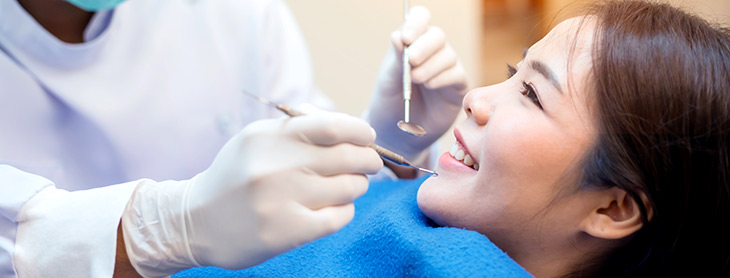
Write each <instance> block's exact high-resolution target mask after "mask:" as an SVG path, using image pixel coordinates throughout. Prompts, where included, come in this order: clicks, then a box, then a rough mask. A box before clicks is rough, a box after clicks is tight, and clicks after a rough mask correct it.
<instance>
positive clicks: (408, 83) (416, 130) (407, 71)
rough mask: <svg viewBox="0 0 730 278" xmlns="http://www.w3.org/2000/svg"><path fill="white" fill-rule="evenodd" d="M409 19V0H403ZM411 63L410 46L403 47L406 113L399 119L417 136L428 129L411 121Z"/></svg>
mask: <svg viewBox="0 0 730 278" xmlns="http://www.w3.org/2000/svg"><path fill="white" fill-rule="evenodd" d="M407 19H408V0H403V21H404V22H405V21H406V20H407ZM411 86H412V84H411V63H410V59H409V58H408V46H407V45H406V46H404V47H403V104H404V105H405V115H404V117H403V120H402V121H398V128H400V130H402V131H404V132H406V133H410V134H412V135H415V136H423V135H426V130H425V129H423V128H422V127H421V126H419V125H417V124H414V123H411V122H410V114H411V111H410V110H411V109H410V108H411Z"/></svg>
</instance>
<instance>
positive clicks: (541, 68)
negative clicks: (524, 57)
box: [530, 61, 563, 94]
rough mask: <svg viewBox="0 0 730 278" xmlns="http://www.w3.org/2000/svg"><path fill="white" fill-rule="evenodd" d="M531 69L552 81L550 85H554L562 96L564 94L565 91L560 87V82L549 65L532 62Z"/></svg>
mask: <svg viewBox="0 0 730 278" xmlns="http://www.w3.org/2000/svg"><path fill="white" fill-rule="evenodd" d="M530 67H531V68H532V69H534V70H535V71H537V72H538V73H540V74H542V76H544V77H545V79H547V80H548V81H550V83H551V84H553V87H555V89H557V90H558V92H560V93H561V94H562V93H563V89H562V88H561V87H560V82H558V79H557V78H556V77H555V74H554V73H553V71H552V70H551V69H550V68H549V67H548V66H547V65H545V63H543V62H540V61H530Z"/></svg>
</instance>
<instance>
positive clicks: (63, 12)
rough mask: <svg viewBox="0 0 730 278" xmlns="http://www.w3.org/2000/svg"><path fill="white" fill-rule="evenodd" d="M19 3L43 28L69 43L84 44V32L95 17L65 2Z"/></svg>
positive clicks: (29, 0)
mask: <svg viewBox="0 0 730 278" xmlns="http://www.w3.org/2000/svg"><path fill="white" fill-rule="evenodd" d="M18 3H19V4H20V5H21V6H22V7H23V9H25V10H26V11H28V13H29V14H30V15H31V16H33V18H35V20H36V21H37V22H38V23H39V24H40V25H41V26H43V28H45V29H46V30H48V32H50V33H51V34H53V35H54V36H55V37H56V38H58V39H59V40H61V41H64V42H68V43H82V42H84V30H86V25H88V24H89V21H90V20H91V17H92V16H93V15H94V13H93V12H87V11H84V10H82V9H79V8H78V7H76V6H74V5H73V4H71V3H69V2H66V1H64V0H18Z"/></svg>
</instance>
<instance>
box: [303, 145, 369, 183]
mask: <svg viewBox="0 0 730 278" xmlns="http://www.w3.org/2000/svg"><path fill="white" fill-rule="evenodd" d="M316 152H317V153H316V155H313V156H312V162H311V163H309V165H308V166H307V169H309V170H311V171H313V172H315V173H317V174H318V175H321V176H333V175H339V174H375V173H377V172H378V171H380V169H381V168H383V160H382V159H380V156H379V155H378V153H377V152H375V150H373V149H372V148H370V147H363V146H355V145H352V144H338V145H334V146H330V147H321V148H319V149H318V150H317V151H316Z"/></svg>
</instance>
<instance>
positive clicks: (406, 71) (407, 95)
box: [403, 0, 412, 123]
mask: <svg viewBox="0 0 730 278" xmlns="http://www.w3.org/2000/svg"><path fill="white" fill-rule="evenodd" d="M407 20H408V0H403V22H406V21H407ZM411 84H412V82H411V62H410V58H409V57H408V46H407V45H404V46H403V105H404V110H405V112H404V115H403V121H404V122H406V123H408V122H410V121H411V119H410V115H411V112H410V110H411V109H410V108H411V103H410V102H411V90H412V88H411V86H412V85H411Z"/></svg>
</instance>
